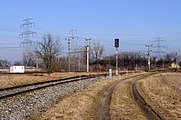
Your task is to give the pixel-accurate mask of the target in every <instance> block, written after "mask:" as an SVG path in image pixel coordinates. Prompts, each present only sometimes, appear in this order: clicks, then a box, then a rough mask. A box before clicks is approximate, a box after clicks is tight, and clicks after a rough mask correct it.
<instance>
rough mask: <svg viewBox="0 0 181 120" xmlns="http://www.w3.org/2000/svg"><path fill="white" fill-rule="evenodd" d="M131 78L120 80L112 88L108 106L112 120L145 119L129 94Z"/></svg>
mask: <svg viewBox="0 0 181 120" xmlns="http://www.w3.org/2000/svg"><path fill="white" fill-rule="evenodd" d="M132 80H133V79H130V80H126V81H123V82H121V83H120V84H119V85H118V86H117V88H116V89H115V90H114V92H113V95H112V101H111V106H110V113H111V119H112V120H114V119H116V120H147V119H146V117H145V116H144V115H143V113H142V112H141V110H140V109H139V107H138V106H137V104H136V103H135V101H134V100H133V98H132V96H131V92H130V91H131V84H132Z"/></svg>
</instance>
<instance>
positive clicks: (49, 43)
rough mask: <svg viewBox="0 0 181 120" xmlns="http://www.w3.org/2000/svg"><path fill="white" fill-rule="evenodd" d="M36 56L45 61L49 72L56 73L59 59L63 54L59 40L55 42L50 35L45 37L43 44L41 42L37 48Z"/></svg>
mask: <svg viewBox="0 0 181 120" xmlns="http://www.w3.org/2000/svg"><path fill="white" fill-rule="evenodd" d="M35 54H36V55H37V56H38V57H39V58H41V59H42V60H43V62H44V65H45V68H46V69H47V71H48V72H53V71H55V70H56V68H57V65H58V64H57V63H58V62H57V61H58V57H59V55H60V54H61V44H60V41H59V40H58V39H56V40H54V38H53V36H52V35H50V34H48V35H45V36H43V40H42V42H39V43H38V46H37V47H36V48H35Z"/></svg>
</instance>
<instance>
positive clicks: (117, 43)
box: [114, 38, 119, 75]
mask: <svg viewBox="0 0 181 120" xmlns="http://www.w3.org/2000/svg"><path fill="white" fill-rule="evenodd" d="M114 43H115V44H114V46H115V48H116V75H118V73H119V72H118V49H119V39H118V38H116V39H115V40H114Z"/></svg>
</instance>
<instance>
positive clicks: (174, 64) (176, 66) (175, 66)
mask: <svg viewBox="0 0 181 120" xmlns="http://www.w3.org/2000/svg"><path fill="white" fill-rule="evenodd" d="M170 68H180V66H179V65H178V64H177V63H175V62H173V63H171V66H170Z"/></svg>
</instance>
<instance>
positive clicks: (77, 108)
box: [31, 78, 120, 120]
mask: <svg viewBox="0 0 181 120" xmlns="http://www.w3.org/2000/svg"><path fill="white" fill-rule="evenodd" d="M118 79H120V78H114V80H110V79H104V80H101V81H99V82H96V83H94V84H92V85H90V86H89V87H88V88H86V89H83V90H81V91H80V92H77V93H73V94H72V95H71V96H67V97H65V98H64V99H63V100H62V101H60V102H58V103H57V104H56V105H54V106H53V107H52V108H51V109H49V110H48V111H46V112H43V113H41V114H40V115H38V116H35V117H33V118H31V120H37V119H38V120H95V119H97V107H98V106H99V105H98V104H99V103H100V102H101V99H102V97H101V96H103V94H102V93H103V91H104V90H105V89H106V88H107V87H108V86H109V85H110V84H111V83H113V82H115V81H116V80H118Z"/></svg>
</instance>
